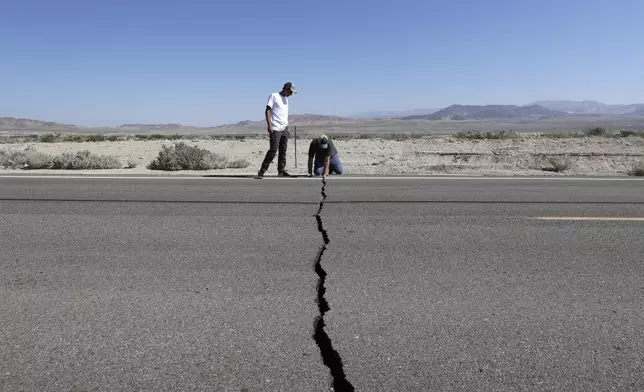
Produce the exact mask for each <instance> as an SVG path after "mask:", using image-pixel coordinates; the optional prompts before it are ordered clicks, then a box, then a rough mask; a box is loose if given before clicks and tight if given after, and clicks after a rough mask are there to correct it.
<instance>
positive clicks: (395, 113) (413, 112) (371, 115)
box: [350, 109, 440, 120]
mask: <svg viewBox="0 0 644 392" xmlns="http://www.w3.org/2000/svg"><path fill="white" fill-rule="evenodd" d="M439 110H440V109H409V110H381V111H373V112H364V113H358V114H355V115H353V116H350V117H353V118H358V119H365V120H374V119H389V118H396V117H407V116H418V115H423V116H425V115H428V114H432V113H434V112H437V111H439Z"/></svg>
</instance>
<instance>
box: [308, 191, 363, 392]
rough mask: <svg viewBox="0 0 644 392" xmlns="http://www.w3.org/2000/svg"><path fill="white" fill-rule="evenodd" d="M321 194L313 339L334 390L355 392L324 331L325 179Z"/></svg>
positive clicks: (325, 307)
mask: <svg viewBox="0 0 644 392" xmlns="http://www.w3.org/2000/svg"><path fill="white" fill-rule="evenodd" d="M321 194H322V200H320V207H319V208H318V212H317V213H316V214H315V220H316V221H317V224H318V231H319V232H320V233H321V234H322V239H323V240H324V244H323V245H322V246H321V247H320V250H319V252H318V256H317V259H316V261H315V272H316V273H317V274H318V276H319V277H320V280H319V282H318V288H317V291H318V295H317V303H318V308H319V310H320V315H319V316H318V317H316V319H315V332H314V334H313V338H314V339H315V343H316V344H317V345H318V347H319V348H320V354H321V355H322V362H323V363H324V364H325V365H326V366H327V367H328V368H329V370H330V371H331V377H332V378H333V390H334V391H343V392H344V391H354V390H355V389H354V387H353V385H351V383H350V382H349V381H348V380H347V378H346V375H345V374H344V369H343V368H342V358H340V354H338V352H337V351H335V350H334V349H333V345H332V343H331V338H329V335H327V333H326V332H325V331H324V326H325V324H324V314H325V313H326V312H328V311H329V310H330V307H329V303H328V302H327V300H326V298H325V297H324V293H325V292H326V288H325V287H324V281H325V279H326V272H325V271H324V269H323V268H322V256H323V255H324V252H325V251H326V247H327V245H328V244H329V242H331V241H330V240H329V235H328V233H327V231H326V230H324V226H323V225H322V218H321V217H320V213H321V212H322V208H323V207H324V201H325V200H326V181H325V180H324V179H322V191H321Z"/></svg>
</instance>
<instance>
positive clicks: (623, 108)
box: [532, 101, 644, 115]
mask: <svg viewBox="0 0 644 392" xmlns="http://www.w3.org/2000/svg"><path fill="white" fill-rule="evenodd" d="M532 105H539V106H542V107H544V108H546V109H550V110H555V111H558V112H563V113H568V114H607V115H621V114H631V113H642V112H644V103H636V104H630V105H607V104H605V103H601V102H597V101H537V102H533V103H532Z"/></svg>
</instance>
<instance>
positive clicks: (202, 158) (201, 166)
mask: <svg viewBox="0 0 644 392" xmlns="http://www.w3.org/2000/svg"><path fill="white" fill-rule="evenodd" d="M248 166H250V162H248V161H247V160H245V159H238V160H234V161H230V160H229V159H228V158H227V157H226V156H224V155H221V154H217V153H214V152H212V151H209V150H206V149H204V148H199V147H197V146H189V145H187V144H186V143H184V142H179V143H175V144H173V145H172V146H167V145H164V146H162V147H161V151H159V155H158V156H157V157H156V158H155V159H154V160H153V161H152V162H150V164H149V165H148V169H150V170H165V171H179V170H213V169H228V168H235V169H242V168H246V167H248Z"/></svg>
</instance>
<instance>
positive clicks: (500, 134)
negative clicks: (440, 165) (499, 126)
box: [454, 131, 518, 140]
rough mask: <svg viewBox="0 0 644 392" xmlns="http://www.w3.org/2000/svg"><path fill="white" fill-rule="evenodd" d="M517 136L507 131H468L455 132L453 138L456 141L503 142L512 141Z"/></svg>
mask: <svg viewBox="0 0 644 392" xmlns="http://www.w3.org/2000/svg"><path fill="white" fill-rule="evenodd" d="M517 136H518V134H517V133H516V132H508V131H497V132H481V131H469V132H457V133H456V134H455V135H454V137H456V138H457V139H468V140H490V139H491V140H503V139H514V138H516V137H517Z"/></svg>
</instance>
